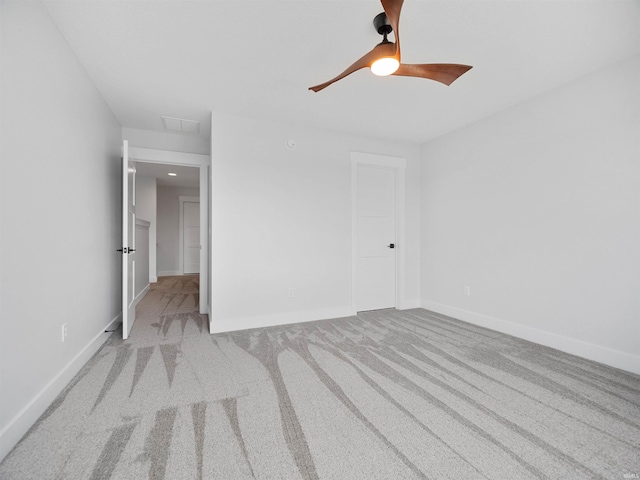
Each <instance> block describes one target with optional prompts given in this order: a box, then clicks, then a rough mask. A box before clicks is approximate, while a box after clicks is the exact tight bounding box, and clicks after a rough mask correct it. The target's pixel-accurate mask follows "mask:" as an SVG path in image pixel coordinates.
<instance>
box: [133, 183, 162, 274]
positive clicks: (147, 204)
mask: <svg viewBox="0 0 640 480" xmlns="http://www.w3.org/2000/svg"><path fill="white" fill-rule="evenodd" d="M157 203H158V199H157V187H156V179H155V178H153V177H144V176H142V175H136V217H137V218H142V219H144V220H146V221H147V222H149V224H150V225H149V281H150V282H152V283H155V282H157V281H158V274H157V269H156V242H157V239H156V231H157V219H156V215H157V210H158V206H157Z"/></svg>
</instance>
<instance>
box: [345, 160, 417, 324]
mask: <svg viewBox="0 0 640 480" xmlns="http://www.w3.org/2000/svg"><path fill="white" fill-rule="evenodd" d="M405 168H406V160H405V159H404V158H398V157H388V156H383V155H374V154H369V153H360V152H352V153H351V190H352V290H351V291H352V306H353V309H354V310H355V311H356V312H359V311H367V310H378V309H383V308H400V306H401V305H400V299H402V298H404V249H403V246H404V194H405Z"/></svg>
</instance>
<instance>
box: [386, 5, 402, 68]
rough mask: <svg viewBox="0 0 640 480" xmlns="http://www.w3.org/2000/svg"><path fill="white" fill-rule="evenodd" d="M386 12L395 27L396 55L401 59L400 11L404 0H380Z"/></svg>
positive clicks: (392, 26)
mask: <svg viewBox="0 0 640 480" xmlns="http://www.w3.org/2000/svg"><path fill="white" fill-rule="evenodd" d="M380 3H382V8H383V9H384V13H385V14H386V15H387V19H388V20H389V23H390V24H391V28H393V32H394V35H395V39H396V52H395V55H394V56H395V57H396V58H397V59H398V61H400V30H399V28H400V12H401V11H402V4H403V3H404V0H380Z"/></svg>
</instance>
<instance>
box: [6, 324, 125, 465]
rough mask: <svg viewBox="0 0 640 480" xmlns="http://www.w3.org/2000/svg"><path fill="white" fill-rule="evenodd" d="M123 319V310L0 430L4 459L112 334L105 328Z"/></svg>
mask: <svg viewBox="0 0 640 480" xmlns="http://www.w3.org/2000/svg"><path fill="white" fill-rule="evenodd" d="M119 322H122V314H121V313H120V314H118V316H117V317H116V318H114V319H113V320H111V321H110V322H109V323H108V324H107V325H106V326H105V327H104V328H102V329H100V332H99V333H98V334H97V335H96V336H95V337H94V338H93V339H92V340H91V341H90V342H89V343H88V344H87V345H86V346H85V347H84V348H83V349H82V350H80V352H78V354H77V355H76V356H75V357H74V358H73V360H71V361H70V362H69V363H67V365H65V366H64V368H63V369H62V370H61V371H60V372H58V374H57V375H56V376H55V377H54V378H53V379H51V381H50V382H49V383H48V384H46V385H45V386H44V387H43V388H42V390H40V392H39V393H38V394H37V395H36V396H35V397H34V398H33V399H32V400H31V401H30V402H29V403H27V405H25V406H24V408H23V409H22V410H20V412H19V413H18V414H17V415H16V416H15V417H14V418H13V419H12V420H11V421H10V422H9V423H8V424H7V426H6V427H5V428H4V429H3V430H2V431H1V432H0V461H2V459H3V458H4V457H6V456H7V454H8V453H9V452H10V451H11V450H12V449H13V447H14V446H16V444H17V443H18V442H19V441H20V439H21V438H22V437H23V436H24V434H25V433H27V431H28V430H29V429H30V428H31V426H32V425H33V424H34V423H36V421H37V420H38V418H40V416H41V415H42V414H43V413H44V412H45V410H46V409H47V408H48V407H49V405H51V403H52V402H53V401H54V400H55V399H56V397H57V396H58V395H59V394H60V393H61V392H62V390H64V388H65V387H66V386H67V385H68V384H69V382H71V380H72V379H73V377H74V376H75V375H76V374H77V373H78V372H79V371H80V369H81V368H82V367H83V366H84V365H85V364H86V363H87V362H88V361H89V359H90V358H91V357H92V356H93V355H94V354H95V353H96V352H97V351H98V350H99V349H100V347H101V346H102V345H103V344H104V342H106V341H107V338H109V335H110V334H108V333H106V332H105V330H113V329H114V328H115V326H116V325H117V324H118V323H119Z"/></svg>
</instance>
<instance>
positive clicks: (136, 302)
mask: <svg viewBox="0 0 640 480" xmlns="http://www.w3.org/2000/svg"><path fill="white" fill-rule="evenodd" d="M150 289H151V284H150V283H149V284H147V286H146V287H144V288H143V289H142V291H141V292H140V293H139V294H138V295H136V298H134V299H133V304H134V305H138V304H139V303H140V300H142V299H143V298H144V296H145V295H146V294H147V292H148V291H149V290H150Z"/></svg>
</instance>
